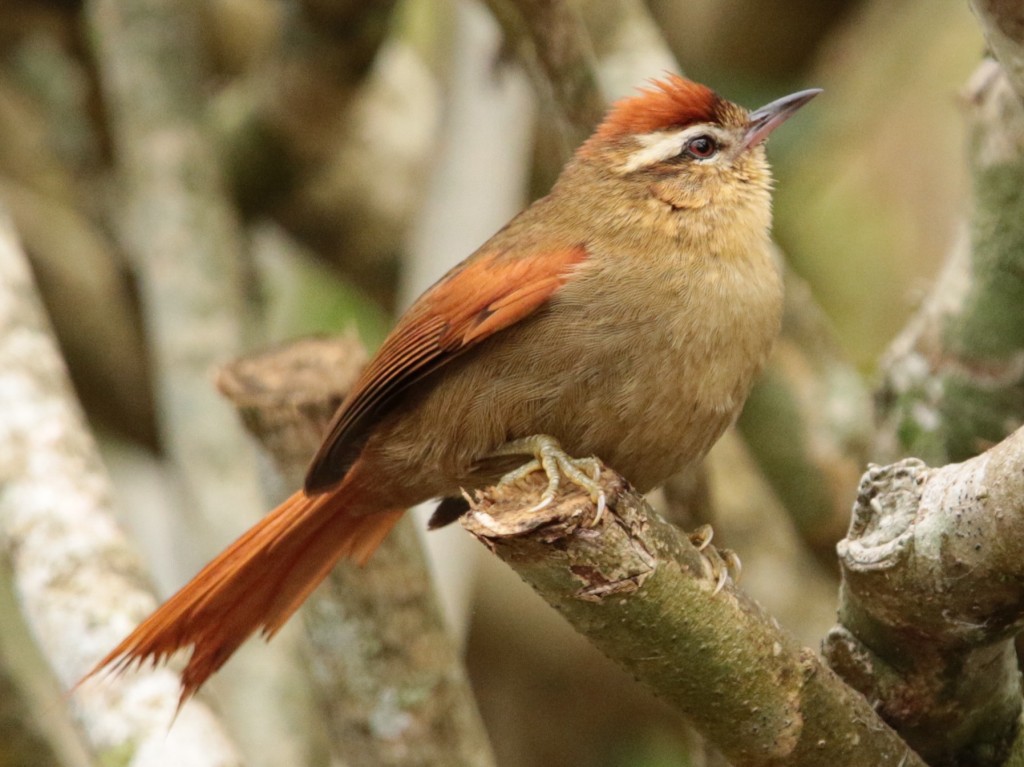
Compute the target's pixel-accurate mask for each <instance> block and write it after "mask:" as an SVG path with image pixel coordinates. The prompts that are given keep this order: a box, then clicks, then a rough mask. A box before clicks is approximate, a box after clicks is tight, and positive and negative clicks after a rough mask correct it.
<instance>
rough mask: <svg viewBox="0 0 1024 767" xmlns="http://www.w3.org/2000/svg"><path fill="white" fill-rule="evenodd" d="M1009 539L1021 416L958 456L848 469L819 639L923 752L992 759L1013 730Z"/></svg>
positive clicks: (937, 758) (1015, 565)
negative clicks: (851, 487)
mask: <svg viewBox="0 0 1024 767" xmlns="http://www.w3.org/2000/svg"><path fill="white" fill-rule="evenodd" d="M1022 542H1024V429H1022V430H1018V431H1017V432H1016V433H1014V434H1013V435H1012V436H1010V437H1009V438H1007V439H1006V440H1004V441H1003V442H1002V443H1000V444H999V445H997V446H996V447H994V448H992V449H990V450H988V451H987V452H985V453H983V454H982V455H980V456H978V457H976V458H973V459H971V460H969V461H967V462H965V463H961V464H950V465H947V466H944V467H942V468H938V469H930V468H928V467H927V466H925V465H924V464H923V463H922V462H921V461H919V460H917V459H914V458H910V459H906V460H904V461H901V462H899V463H896V464H893V465H891V466H884V467H873V468H871V469H870V470H869V471H868V472H867V473H866V474H865V475H864V478H863V479H862V481H861V486H860V490H859V495H858V498H857V502H856V504H855V506H854V519H853V522H852V524H851V527H850V532H849V535H848V536H847V538H846V539H845V540H843V541H842V542H841V543H840V545H839V553H840V561H841V564H842V567H843V589H842V594H841V598H842V604H841V607H840V615H839V618H840V623H839V626H838V627H836V628H835V629H833V631H832V632H831V633H830V635H829V637H828V639H827V641H826V651H827V653H828V657H829V661H830V663H831V664H832V667H833V668H835V669H836V670H837V671H838V672H839V673H840V674H842V675H843V677H844V678H845V679H847V681H849V682H850V683H851V684H853V685H854V686H856V687H857V688H858V689H859V690H861V692H863V693H864V695H865V696H866V697H867V698H868V699H869V700H871V701H872V702H873V703H875V704H876V705H877V707H878V708H879V711H880V713H881V714H882V715H883V716H884V717H885V718H886V720H887V721H889V722H890V723H891V724H893V725H894V726H895V727H896V728H897V730H899V731H900V732H901V733H902V734H903V735H904V736H905V737H906V738H907V739H908V741H909V742H910V744H911V745H912V746H914V747H915V748H916V749H917V750H918V751H919V752H920V753H921V754H922V756H924V757H925V758H926V759H927V760H928V762H929V764H933V765H945V764H1002V763H1003V760H1004V758H1005V757H1006V754H1007V751H1008V749H1009V747H1010V744H1011V743H1012V742H1013V740H1014V738H1017V737H1018V727H1019V718H1020V714H1021V686H1020V675H1019V673H1018V670H1017V659H1016V654H1015V652H1014V642H1013V639H1014V635H1015V634H1016V633H1017V632H1018V631H1019V630H1020V628H1021V626H1022V625H1024V547H1022ZM1018 748H1019V744H1018ZM1022 756H1024V752H1019V753H1017V757H1018V758H1020V757H1022Z"/></svg>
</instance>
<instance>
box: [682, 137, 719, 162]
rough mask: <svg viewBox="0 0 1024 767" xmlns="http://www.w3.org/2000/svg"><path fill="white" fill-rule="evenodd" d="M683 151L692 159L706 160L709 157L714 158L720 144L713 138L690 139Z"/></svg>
mask: <svg viewBox="0 0 1024 767" xmlns="http://www.w3.org/2000/svg"><path fill="white" fill-rule="evenodd" d="M683 151H684V152H686V154H688V155H690V157H695V158H696V159H698V160H706V159H708V158H709V157H714V156H715V154H716V153H717V152H718V142H716V141H715V140H714V139H713V138H711V136H697V138H693V139H690V141H689V142H688V143H687V145H686V147H685V148H684V149H683Z"/></svg>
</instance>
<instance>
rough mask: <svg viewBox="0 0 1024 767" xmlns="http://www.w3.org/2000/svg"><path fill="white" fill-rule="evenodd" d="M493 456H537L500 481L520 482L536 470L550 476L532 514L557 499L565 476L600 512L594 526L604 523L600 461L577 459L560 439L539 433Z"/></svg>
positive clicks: (500, 483) (504, 446)
mask: <svg viewBox="0 0 1024 767" xmlns="http://www.w3.org/2000/svg"><path fill="white" fill-rule="evenodd" d="M493 455H495V456H499V455H532V456H533V460H532V461H529V462H527V463H525V464H523V465H522V466H520V467H519V468H518V469H514V470H513V471H510V472H509V473H508V474H506V475H505V476H503V477H502V478H501V479H500V480H499V482H498V485H499V487H500V486H502V485H510V484H512V483H514V482H517V481H519V480H520V479H522V478H523V477H527V476H529V475H530V474H533V473H534V472H535V471H543V472H544V473H545V474H546V475H547V478H548V486H547V488H545V490H544V492H543V493H541V496H540V503H538V504H537V505H536V506H534V507H533V508H532V509H530V511H540V510H541V509H543V508H545V507H547V506H549V505H550V504H551V502H552V501H554V500H555V495H556V494H557V493H558V487H559V485H561V483H562V477H565V478H566V479H568V480H569V481H570V482H572V483H573V484H574V485H576V486H578V487H580V488H582V489H583V490H585V491H586V492H587V494H588V495H589V496H590V500H592V501H593V502H594V505H595V506H596V507H597V513H596V514H595V515H594V519H593V522H591V525H596V524H597V523H598V522H599V521H600V520H601V515H602V514H604V509H605V505H606V502H607V501H606V498H605V493H604V489H603V488H602V487H601V484H600V478H601V462H600V461H598V460H597V459H596V458H573V457H572V456H570V455H569V454H568V453H566V452H565V451H564V450H563V449H562V446H561V445H560V444H559V443H558V440H557V439H555V438H554V437H549V436H547V435H545V434H535V435H534V436H532V437H525V438H523V439H517V440H513V441H512V442H506V443H505V444H504V445H502V446H501V447H499V448H498V449H497V450H496V451H494V453H493Z"/></svg>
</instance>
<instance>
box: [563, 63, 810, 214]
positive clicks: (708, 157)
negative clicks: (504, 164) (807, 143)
mask: <svg viewBox="0 0 1024 767" xmlns="http://www.w3.org/2000/svg"><path fill="white" fill-rule="evenodd" d="M820 92H821V91H820V90H819V89H813V90H805V91H800V92H799V93H794V94H791V95H789V96H786V97H784V98H781V99H778V100H777V101H773V102H772V103H770V104H768V105H766V106H764V107H761V108H760V109H757V110H755V111H753V112H748V111H747V110H746V109H744V108H743V107H741V106H738V105H737V104H734V103H732V102H731V101H727V100H726V99H723V98H722V97H721V96H719V95H718V94H717V93H715V92H714V91H713V90H711V89H710V88H708V87H706V86H704V85H701V84H699V83H695V82H693V81H691V80H687V79H685V78H683V77H680V76H678V75H668V76H667V77H665V78H664V79H662V80H656V81H653V83H652V85H651V87H649V88H645V89H642V90H641V91H640V93H639V94H638V95H636V96H633V97H630V98H626V99H623V100H621V101H619V102H617V103H616V104H614V105H613V106H612V108H611V110H610V111H609V113H608V115H607V117H606V118H605V119H604V121H603V122H602V123H601V125H600V126H599V127H598V128H597V130H596V131H595V132H594V135H593V136H591V137H590V139H588V140H587V142H586V143H584V144H583V146H582V147H580V149H579V151H578V153H577V162H578V163H580V164H582V165H589V166H590V167H591V168H592V169H597V170H599V172H600V174H601V175H602V176H603V177H604V178H605V179H607V180H618V181H621V182H625V183H626V185H627V186H628V187H629V188H631V189H633V190H634V191H635V193H636V194H635V196H637V197H644V198H646V199H648V200H651V201H653V203H654V204H663V205H664V206H668V207H669V208H670V209H672V210H678V211H685V210H702V211H703V212H704V213H705V214H708V215H709V216H714V217H715V218H717V217H718V214H719V213H720V212H722V211H741V210H743V209H752V210H754V211H760V210H762V209H763V211H764V216H765V218H766V219H767V216H768V209H769V205H770V190H771V172H770V170H769V168H768V163H767V161H766V159H765V153H764V146H763V142H764V140H765V139H766V138H767V137H768V135H769V134H770V133H771V132H772V131H773V130H774V129H775V128H777V127H778V126H779V125H781V124H782V123H783V122H785V121H786V120H787V119H788V118H789V117H790V116H792V115H793V113H794V112H796V111H797V110H798V109H799V108H800V107H802V106H803V105H804V104H806V103H807V102H808V101H810V100H811V99H812V98H814V97H815V96H816V95H817V94H818V93H820Z"/></svg>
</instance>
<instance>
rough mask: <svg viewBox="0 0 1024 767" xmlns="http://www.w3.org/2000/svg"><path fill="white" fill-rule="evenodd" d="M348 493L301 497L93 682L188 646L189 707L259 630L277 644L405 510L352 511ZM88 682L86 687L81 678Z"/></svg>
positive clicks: (213, 568)
mask: <svg viewBox="0 0 1024 767" xmlns="http://www.w3.org/2000/svg"><path fill="white" fill-rule="evenodd" d="M343 493H344V486H343V487H342V488H339V489H338V490H336V491H334V492H331V493H325V494H323V495H316V496H307V495H306V494H305V493H303V492H302V491H299V492H297V493H295V494H294V495H292V496H291V497H290V498H288V499H287V500H286V501H285V502H284V503H282V504H281V505H280V506H278V507H277V508H276V509H274V510H273V511H272V512H270V513H269V514H268V515H267V516H266V517H264V518H263V519H262V520H261V521H260V522H258V523H257V524H256V525H254V526H253V527H252V528H251V529H250V530H249V531H248V532H246V533H245V534H244V535H243V536H242V537H240V538H239V539H238V540H237V541H235V542H234V543H233V544H231V546H229V547H228V548H227V549H225V550H224V551H223V552H222V553H221V554H220V555H219V556H217V558H216V559H214V560H213V561H212V562H210V564H208V565H207V566H206V567H204V568H203V569H202V570H200V571H199V573H198V575H196V576H195V577H194V578H193V579H192V580H191V581H189V582H188V583H187V584H186V585H185V586H184V587H183V588H182V589H181V590H180V591H178V592H177V593H176V594H175V595H174V596H172V597H171V598H170V599H168V600H167V601H166V602H165V603H164V604H163V605H161V606H160V608H159V609H157V610H156V612H154V613H153V614H152V615H150V616H149V617H148V618H146V620H145V621H143V622H142V623H141V624H140V625H139V626H138V628H136V629H135V631H133V632H132V633H131V634H130V635H129V636H128V637H127V638H125V639H124V641H122V642H121V643H120V644H119V645H118V646H117V647H115V648H114V649H113V650H112V651H111V652H110V654H108V655H107V656H106V657H105V658H103V659H102V660H101V661H100V662H99V663H98V664H96V666H95V667H94V668H93V669H92V670H91V671H90V672H89V673H88V674H87V675H86V676H85V679H88V678H89V677H91V676H93V675H94V674H96V673H98V672H99V671H101V670H102V669H104V668H110V669H111V670H112V671H114V672H115V673H119V672H121V671H123V670H125V669H127V668H130V667H132V666H136V665H142V664H144V663H146V662H147V661H149V662H152V663H154V664H155V663H160V662H162V661H164V660H166V659H167V658H168V657H169V656H171V655H172V654H174V653H175V652H176V651H177V650H180V649H182V648H184V647H187V646H192V655H191V657H190V658H189V660H188V663H187V665H186V666H185V668H184V670H183V671H182V674H181V702H182V703H184V702H185V701H186V700H188V698H190V697H191V696H192V695H194V694H195V692H196V691H197V690H198V689H199V688H200V687H201V686H202V684H203V683H204V682H205V681H206V680H207V679H208V678H209V677H210V675H211V674H213V673H214V672H215V671H217V669H219V668H220V667H221V666H223V665H224V663H225V662H226V661H227V659H228V658H230V657H231V655H232V654H233V653H234V652H235V650H237V649H238V647H239V645H241V644H242V642H243V641H245V639H246V638H248V637H249V636H250V635H251V634H252V633H254V632H255V631H257V630H261V631H262V633H263V634H264V635H265V636H266V637H267V638H269V637H271V636H273V635H274V633H276V632H277V631H278V630H279V629H280V628H281V626H283V625H284V623H285V622H286V621H287V620H288V618H289V617H291V615H292V613H294V612H295V611H296V610H297V609H298V607H299V605H301V604H302V603H303V601H305V599H306V598H307V597H308V596H309V595H310V593H311V592H312V591H313V589H315V588H316V587H317V585H318V584H319V583H320V582H321V581H322V580H323V579H324V578H325V577H326V576H327V573H328V572H330V570H331V568H332V567H334V565H335V564H336V563H337V562H338V560H339V559H341V558H343V557H348V558H351V559H354V560H356V561H357V562H359V564H365V563H366V561H367V560H368V559H369V558H370V555H371V554H373V552H374V551H375V550H376V549H377V547H378V546H380V544H381V543H382V542H383V540H384V538H385V537H386V536H387V534H388V533H389V532H390V531H391V528H392V527H394V525H395V523H396V522H397V521H398V519H399V517H400V516H401V515H402V510H387V511H381V512H375V513H371V514H352V513H349V509H350V506H351V504H350V502H348V501H347V500H346V499H345V498H344V495H343ZM83 681H84V680H83Z"/></svg>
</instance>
